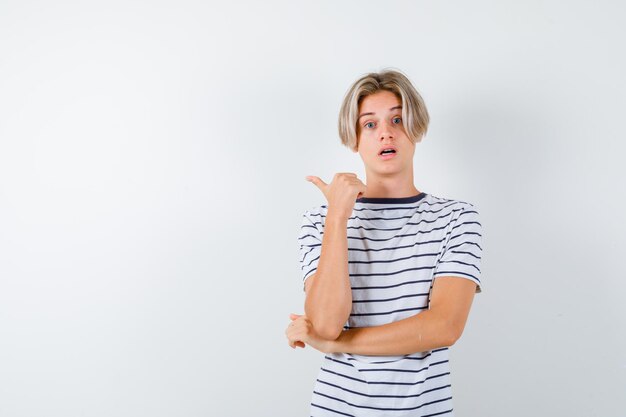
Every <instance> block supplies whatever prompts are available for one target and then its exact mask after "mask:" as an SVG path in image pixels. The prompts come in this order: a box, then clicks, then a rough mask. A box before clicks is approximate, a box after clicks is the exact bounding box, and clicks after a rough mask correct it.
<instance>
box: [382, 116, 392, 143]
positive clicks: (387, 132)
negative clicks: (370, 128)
mask: <svg viewBox="0 0 626 417" xmlns="http://www.w3.org/2000/svg"><path fill="white" fill-rule="evenodd" d="M385 137H387V138H389V139H393V138H394V136H393V126H391V123H390V122H389V121H387V120H384V121H382V122H381V124H380V139H381V140H385Z"/></svg>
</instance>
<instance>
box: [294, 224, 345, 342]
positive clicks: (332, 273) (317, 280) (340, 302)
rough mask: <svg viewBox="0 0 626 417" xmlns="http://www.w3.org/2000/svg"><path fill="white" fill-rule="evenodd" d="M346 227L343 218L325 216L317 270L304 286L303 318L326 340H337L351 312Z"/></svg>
mask: <svg viewBox="0 0 626 417" xmlns="http://www.w3.org/2000/svg"><path fill="white" fill-rule="evenodd" d="M347 225H348V219H346V218H345V217H339V216H335V215H333V214H332V213H330V212H329V213H327V215H326V221H325V226H324V235H323V237H322V249H321V254H320V259H319V263H318V265H317V270H316V271H315V273H314V274H313V275H311V276H309V277H308V278H307V280H306V282H305V290H306V298H305V301H304V311H305V315H306V316H307V317H308V318H309V320H310V321H311V323H313V326H314V327H315V329H316V330H317V332H318V334H319V335H320V336H322V337H324V338H325V339H329V340H334V339H336V338H337V337H338V336H339V334H340V333H341V332H342V330H343V325H344V324H345V323H346V321H347V320H348V318H349V317H350V312H351V311H352V288H351V286H350V276H349V274H348V237H347Z"/></svg>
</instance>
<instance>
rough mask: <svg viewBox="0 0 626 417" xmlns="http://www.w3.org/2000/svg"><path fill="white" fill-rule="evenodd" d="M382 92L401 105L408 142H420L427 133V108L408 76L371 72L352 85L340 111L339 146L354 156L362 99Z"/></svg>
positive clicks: (394, 70) (398, 73) (388, 72)
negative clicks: (393, 97)
mask: <svg viewBox="0 0 626 417" xmlns="http://www.w3.org/2000/svg"><path fill="white" fill-rule="evenodd" d="M381 90H386V91H390V92H392V93H394V94H395V95H396V97H398V99H399V100H400V101H401V102H402V120H403V124H404V129H405V131H406V134H407V136H408V137H409V140H410V141H411V142H413V143H418V142H420V141H421V140H422V137H423V136H424V135H425V134H426V131H427V130H428V122H429V116H428V111H427V110H426V105H425V104H424V100H423V99H422V96H421V95H420V94H419V93H418V92H417V90H416V89H415V87H413V84H411V81H409V79H408V78H407V76H406V75H404V74H403V73H402V72H401V71H399V70H396V69H384V70H383V71H380V72H371V73H368V74H365V75H363V76H362V77H361V78H359V79H358V80H356V81H355V82H354V84H352V86H351V87H350V89H349V90H348V92H347V93H346V95H345V96H344V99H343V103H342V104H341V109H340V110H339V138H340V139H341V143H342V144H344V145H345V146H347V147H348V148H350V149H352V150H353V151H355V152H356V151H357V149H358V137H359V135H360V133H361V129H360V126H359V125H357V119H358V117H359V105H360V104H361V102H362V101H363V99H364V98H365V97H367V96H369V95H371V94H374V93H377V92H379V91H381Z"/></svg>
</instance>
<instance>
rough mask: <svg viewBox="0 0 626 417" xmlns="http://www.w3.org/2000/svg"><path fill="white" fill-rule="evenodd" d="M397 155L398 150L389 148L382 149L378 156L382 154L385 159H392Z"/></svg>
mask: <svg viewBox="0 0 626 417" xmlns="http://www.w3.org/2000/svg"><path fill="white" fill-rule="evenodd" d="M395 155H396V150H395V149H392V148H389V149H383V150H382V151H380V153H379V154H378V156H380V157H381V158H383V159H390V158H393V157H394V156H395Z"/></svg>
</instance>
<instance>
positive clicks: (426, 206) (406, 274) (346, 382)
mask: <svg viewBox="0 0 626 417" xmlns="http://www.w3.org/2000/svg"><path fill="white" fill-rule="evenodd" d="M327 208H328V206H327V205H322V206H318V207H314V208H311V209H309V210H307V211H306V212H305V213H304V215H303V222H302V227H301V229H300V235H299V237H298V241H299V243H300V250H301V258H300V265H301V268H302V279H303V283H304V281H305V280H306V279H307V278H308V277H310V276H311V275H312V274H313V273H314V272H315V271H316V270H317V263H318V261H319V258H320V253H321V244H322V235H323V233H324V224H325V219H326V213H327ZM347 237H348V272H349V274H350V284H351V287H352V311H351V313H350V317H349V319H348V321H347V322H346V324H345V325H344V329H349V328H351V327H368V326H379V325H383V324H387V323H391V322H394V321H397V320H401V319H404V318H407V317H410V316H413V315H415V314H418V313H419V312H420V311H422V310H425V309H428V308H429V305H430V294H431V290H432V286H433V280H434V279H435V278H436V277H439V276H457V277H463V278H467V279H470V280H472V281H474V282H475V283H476V284H477V287H476V292H477V293H479V292H482V284H481V281H480V278H481V275H480V260H481V255H482V247H481V239H482V235H481V224H480V222H479V217H478V212H477V210H476V207H474V205H472V204H470V203H468V202H464V201H459V200H450V199H445V198H440V197H436V196H434V195H432V194H428V193H424V192H421V193H420V194H418V195H415V196H412V197H402V198H365V197H362V198H359V199H357V200H356V202H355V205H354V210H353V212H352V215H351V217H350V218H349V220H348V224H347ZM303 290H304V288H303ZM448 349H449V347H443V348H439V349H433V350H429V351H424V352H415V353H412V354H408V355H398V356H380V355H379V356H373V355H357V354H350V353H330V354H326V355H325V356H324V358H323V362H322V365H321V368H320V371H319V374H318V378H317V380H316V382H315V386H314V389H313V395H312V399H311V409H310V414H311V416H314V417H323V416H340V415H343V416H357V417H370V416H377V417H378V416H383V415H384V416H421V417H426V416H445V417H453V416H454V412H453V403H452V384H451V375H450V366H449V362H448Z"/></svg>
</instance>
